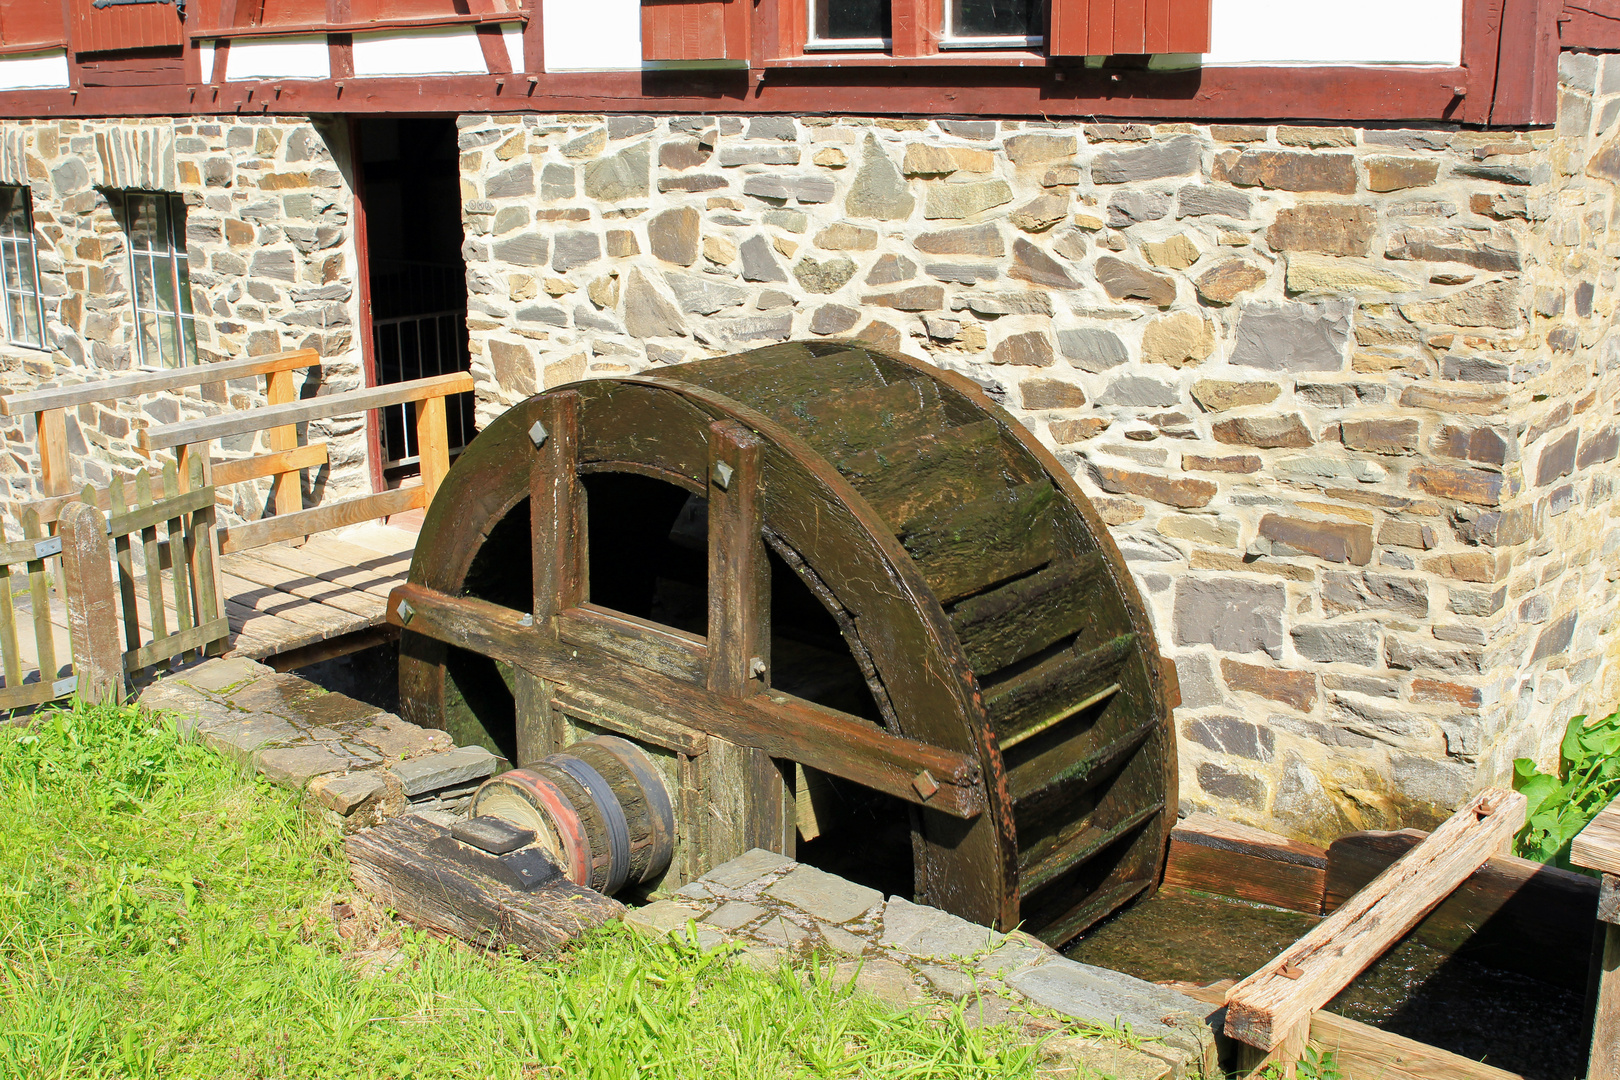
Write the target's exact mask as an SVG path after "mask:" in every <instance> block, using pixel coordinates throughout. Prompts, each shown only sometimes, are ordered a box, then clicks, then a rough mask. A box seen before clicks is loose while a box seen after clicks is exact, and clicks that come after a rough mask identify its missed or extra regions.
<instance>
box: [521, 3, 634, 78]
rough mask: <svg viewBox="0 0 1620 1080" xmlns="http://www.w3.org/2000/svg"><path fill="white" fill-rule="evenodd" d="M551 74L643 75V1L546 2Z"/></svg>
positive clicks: (545, 26)
mask: <svg viewBox="0 0 1620 1080" xmlns="http://www.w3.org/2000/svg"><path fill="white" fill-rule="evenodd" d="M543 2H544V7H543V8H542V18H543V19H544V20H545V21H544V25H543V29H544V31H545V42H546V70H547V71H640V70H641V2H640V0H595V2H593V3H582V2H581V0H543Z"/></svg>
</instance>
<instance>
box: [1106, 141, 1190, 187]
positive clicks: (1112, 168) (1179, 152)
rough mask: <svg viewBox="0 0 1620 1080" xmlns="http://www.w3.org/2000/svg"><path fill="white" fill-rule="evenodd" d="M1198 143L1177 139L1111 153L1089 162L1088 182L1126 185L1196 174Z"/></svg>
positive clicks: (1108, 152)
mask: <svg viewBox="0 0 1620 1080" xmlns="http://www.w3.org/2000/svg"><path fill="white" fill-rule="evenodd" d="M1200 156H1201V155H1200V147H1199V144H1198V140H1197V139H1196V138H1195V137H1193V136H1191V135H1180V136H1177V137H1176V138H1173V139H1166V140H1165V141H1164V142H1162V143H1154V144H1152V145H1149V146H1144V147H1142V148H1141V149H1139V150H1113V151H1107V152H1104V153H1101V154H1098V155H1097V156H1096V157H1094V158H1092V160H1091V179H1092V182H1093V183H1097V184H1128V183H1133V182H1136V181H1141V180H1157V179H1160V178H1161V177H1166V176H1186V175H1188V174H1190V173H1195V172H1197V171H1198V164H1199V158H1200Z"/></svg>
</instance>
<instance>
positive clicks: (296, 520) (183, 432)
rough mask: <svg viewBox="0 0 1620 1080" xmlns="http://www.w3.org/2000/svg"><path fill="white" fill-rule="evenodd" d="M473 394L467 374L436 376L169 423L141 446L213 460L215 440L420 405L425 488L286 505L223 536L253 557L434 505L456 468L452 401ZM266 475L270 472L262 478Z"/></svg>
mask: <svg viewBox="0 0 1620 1080" xmlns="http://www.w3.org/2000/svg"><path fill="white" fill-rule="evenodd" d="M472 388H473V381H472V376H471V375H469V374H468V373H467V372H465V371H458V372H455V373H453V374H450V375H435V376H434V377H432V378H429V379H415V380H412V381H411V382H403V383H392V384H390V385H388V386H371V387H367V388H365V389H363V390H347V391H344V392H343V393H340V394H326V395H324V396H321V397H313V398H306V399H304V400H302V401H297V402H293V403H291V404H287V405H272V406H270V407H268V408H264V409H255V410H253V411H252V412H247V413H227V414H224V415H222V416H211V417H207V418H205V419H202V420H186V421H182V422H181V423H178V424H167V425H165V426H163V427H157V428H149V429H147V430H146V431H143V432H141V433H140V435H139V436H138V438H137V440H136V441H137V444H138V445H139V446H140V448H141V449H142V450H144V451H146V452H148V453H150V452H152V451H156V450H168V449H173V450H175V451H176V452H177V453H178V454H179V456H180V459H181V460H182V461H185V460H187V459H188V458H189V457H191V456H193V455H196V456H197V457H199V458H200V459H201V460H208V454H207V448H208V444H209V443H211V442H213V441H214V440H215V439H227V438H230V437H231V436H233V435H247V434H250V433H253V432H258V431H276V430H288V429H292V430H296V425H298V424H306V423H308V422H310V421H311V420H324V419H329V418H331V417H334V416H350V415H353V414H355V413H360V412H366V411H368V410H371V409H381V408H387V407H388V406H390V405H401V404H404V403H406V402H411V403H413V404H414V405H415V407H416V439H417V446H418V449H419V451H420V456H421V478H422V482H421V483H420V484H414V485H412V486H410V487H402V488H396V489H395V490H393V491H384V492H379V493H378V494H375V495H362V496H360V497H359V498H354V499H344V500H342V501H341V502H334V503H328V504H327V505H325V506H318V507H315V508H314V509H311V510H300V511H297V512H294V513H287V514H284V513H282V512H281V508H280V505H279V503H278V505H277V508H276V509H277V513H276V516H275V517H267V518H263V519H261V520H259V521H252V522H248V523H247V524H245V525H233V526H229V527H226V528H222V529H221V530H220V535H219V549H220V551H221V552H223V553H229V552H232V551H245V550H246V549H248V548H255V547H262V546H263V545H265V544H274V543H276V542H277V541H280V540H292V539H296V538H298V537H303V536H309V535H311V534H313V533H318V532H325V531H326V530H328V529H336V528H341V527H342V526H344V525H354V524H356V523H358V522H362V521H370V520H372V519H373V518H380V517H388V516H390V515H392V514H399V513H403V512H405V511H406V510H413V509H416V508H417V507H422V506H426V505H427V504H428V503H429V502H431V501H432V499H433V493H434V492H435V491H437V490H438V489H439V483H440V482H441V481H442V480H443V479H444V474H445V473H446V472H448V471H449V469H450V442H449V435H448V432H447V428H446V422H445V410H444V399H445V398H446V397H448V396H449V395H451V394H460V393H465V392H466V391H468V390H471V389H472ZM295 452H296V451H293V450H285V451H276V452H272V453H270V454H266V455H262V456H261V457H260V458H257V459H249V460H250V461H252V460H257V461H262V462H265V463H266V464H265V465H264V468H265V469H268V470H275V471H279V470H282V469H284V468H287V467H288V465H289V459H288V457H287V455H289V454H292V453H295ZM220 471H222V470H221V469H216V471H215V480H216V482H218V481H219V472H220ZM259 475H265V473H263V472H261V473H259Z"/></svg>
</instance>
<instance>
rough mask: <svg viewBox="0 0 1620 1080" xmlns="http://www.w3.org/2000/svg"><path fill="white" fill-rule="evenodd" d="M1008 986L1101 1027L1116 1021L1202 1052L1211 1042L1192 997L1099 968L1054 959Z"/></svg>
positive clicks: (1201, 1010)
mask: <svg viewBox="0 0 1620 1080" xmlns="http://www.w3.org/2000/svg"><path fill="white" fill-rule="evenodd" d="M1007 985H1008V986H1011V987H1012V988H1013V989H1014V990H1017V991H1018V992H1019V993H1021V994H1023V995H1024V996H1025V997H1027V998H1029V999H1030V1000H1031V1001H1033V1002H1035V1003H1036V1004H1038V1005H1044V1006H1046V1007H1047V1008H1049V1009H1053V1010H1055V1011H1057V1012H1060V1013H1063V1014H1064V1015H1065V1016H1072V1017H1075V1018H1076V1019H1079V1020H1085V1021H1088V1022H1090V1023H1093V1024H1098V1025H1100V1026H1102V1027H1112V1026H1114V1025H1116V1024H1119V1023H1121V1022H1123V1023H1128V1024H1130V1025H1131V1028H1132V1031H1133V1032H1134V1033H1135V1034H1136V1035H1137V1036H1138V1037H1141V1038H1148V1039H1154V1038H1156V1039H1162V1040H1163V1041H1164V1043H1165V1044H1166V1045H1168V1046H1172V1047H1174V1048H1176V1049H1177V1050H1182V1051H1185V1052H1187V1053H1189V1054H1199V1055H1201V1054H1202V1053H1203V1050H1204V1046H1205V1044H1206V1043H1207V1042H1209V1041H1211V1040H1212V1038H1213V1036H1212V1035H1211V1034H1210V1031H1209V1026H1208V1024H1207V1023H1205V1021H1204V1016H1205V1015H1207V1014H1208V1013H1209V1012H1210V1010H1209V1008H1208V1007H1207V1006H1203V1005H1200V1004H1199V1003H1198V1002H1196V1001H1194V1000H1193V999H1191V998H1189V997H1187V996H1185V995H1183V994H1177V993H1175V992H1174V991H1170V990H1165V989H1163V988H1162V987H1157V986H1154V985H1153V984H1152V983H1148V982H1143V981H1142V980H1141V979H1134V978H1132V977H1130V976H1129V975H1121V974H1120V973H1118V972H1114V971H1105V970H1104V969H1102V968H1094V967H1088V966H1087V965H1085V964H1077V963H1075V962H1074V961H1073V960H1064V959H1056V960H1052V961H1050V962H1048V963H1045V964H1041V965H1040V966H1038V967H1033V968H1027V969H1025V970H1023V971H1018V972H1014V973H1013V974H1012V975H1010V976H1008V978H1007Z"/></svg>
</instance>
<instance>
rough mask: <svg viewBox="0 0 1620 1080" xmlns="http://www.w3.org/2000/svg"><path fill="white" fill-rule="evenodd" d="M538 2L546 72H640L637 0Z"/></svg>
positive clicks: (639, 27) (638, 8)
mask: <svg viewBox="0 0 1620 1080" xmlns="http://www.w3.org/2000/svg"><path fill="white" fill-rule="evenodd" d="M737 2H743V0H737ZM541 3H542V5H543V6H542V8H541V19H542V24H541V30H542V33H543V35H544V40H545V43H546V70H547V71H640V70H641V2H640V0H541Z"/></svg>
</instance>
